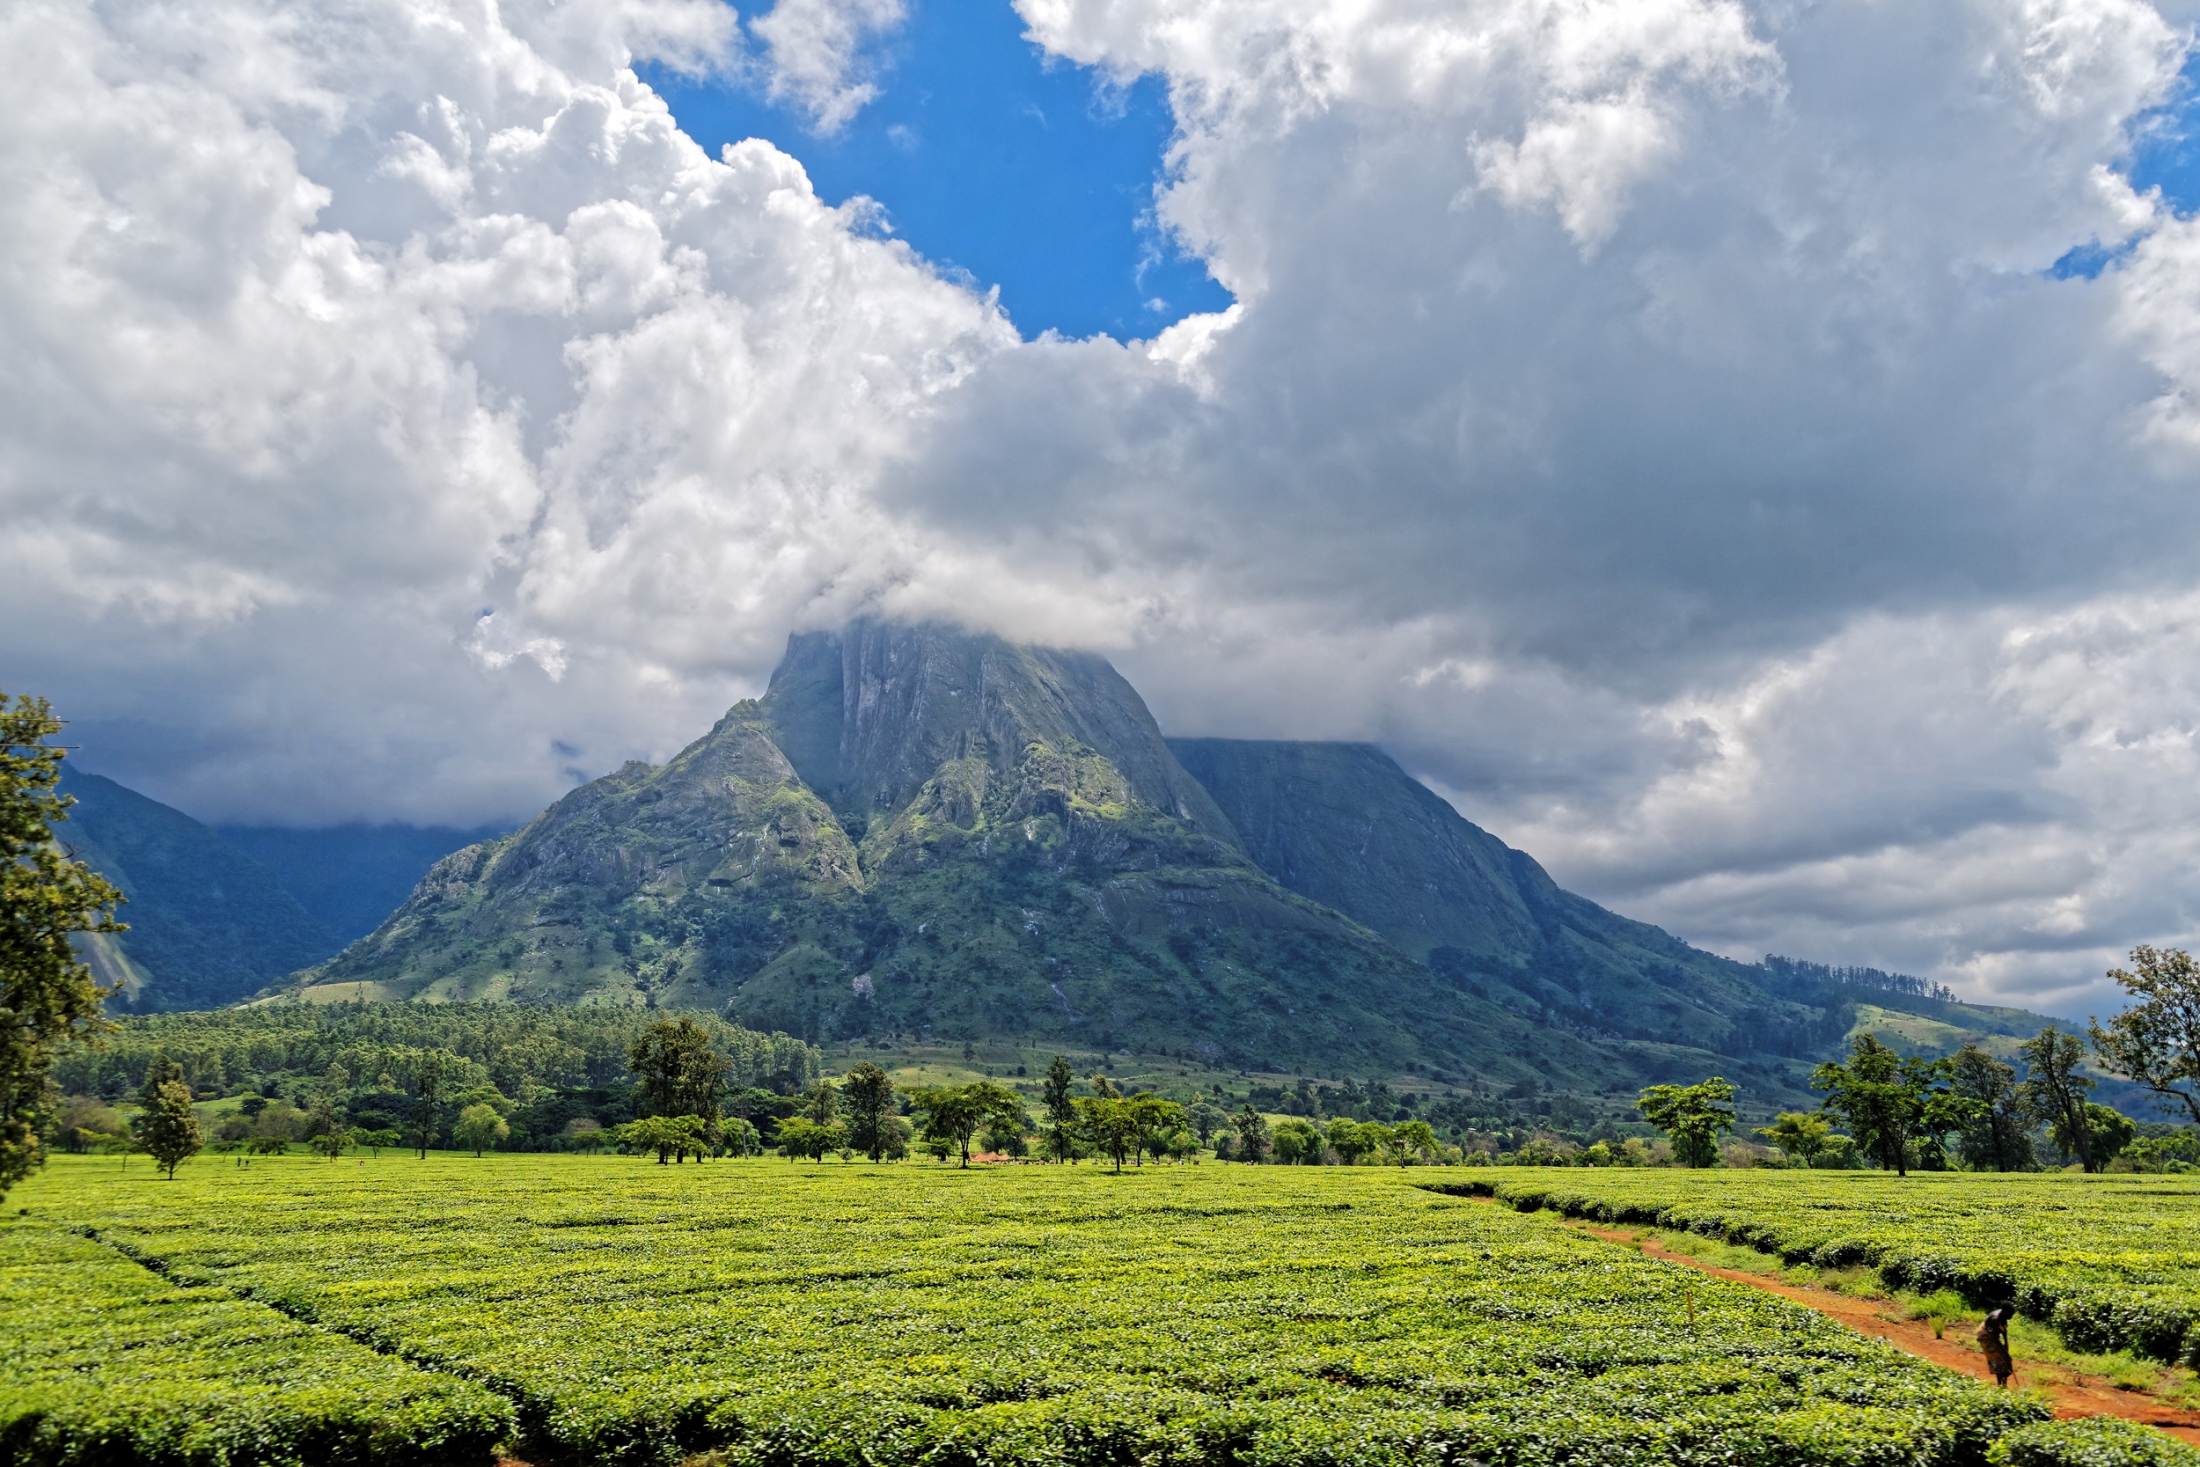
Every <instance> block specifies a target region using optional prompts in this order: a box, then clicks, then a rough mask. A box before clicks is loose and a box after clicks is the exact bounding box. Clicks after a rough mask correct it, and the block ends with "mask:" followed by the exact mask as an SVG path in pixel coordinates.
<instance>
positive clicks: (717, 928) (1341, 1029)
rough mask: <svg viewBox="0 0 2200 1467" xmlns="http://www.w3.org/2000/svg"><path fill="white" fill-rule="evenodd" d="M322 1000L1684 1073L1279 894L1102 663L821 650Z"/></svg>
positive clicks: (967, 640) (979, 648) (388, 936)
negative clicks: (469, 1004) (574, 1005)
mask: <svg viewBox="0 0 2200 1467" xmlns="http://www.w3.org/2000/svg"><path fill="white" fill-rule="evenodd" d="M309 990H310V991H311V992H313V994H314V995H315V996H324V995H325V996H332V997H333V996H348V995H356V996H358V997H362V998H365V997H379V998H473V999H506V998H509V999H524V1000H531V1001H543V1002H584V1003H602V1002H617V1003H645V1004H658V1005H663V1006H667V1007H671V1006H692V1007H709V1008H714V1009H719V1010H722V1011H723V1012H725V1013H727V1014H728V1015H729V1016H732V1017H735V1018H737V1019H738V1020H739V1021H740V1022H742V1023H744V1024H748V1025H750V1026H752V1027H758V1028H763V1029H784V1030H787V1031H788V1032H790V1033H793V1034H796V1035H799V1036H802V1037H804V1038H810V1039H847V1038H854V1037H858V1036H865V1035H871V1036H881V1035H888V1034H904V1035H930V1036H932V1037H943V1038H975V1037H979V1036H981V1035H993V1036H1027V1037H1028V1038H1029V1040H1030V1042H1042V1041H1053V1042H1061V1043H1065V1044H1069V1043H1074V1044H1076V1045H1078V1046H1080V1047H1085V1048H1092V1047H1106V1048H1124V1049H1137V1050H1140V1051H1142V1052H1149V1053H1150V1052H1157V1051H1167V1052H1172V1053H1187V1054H1192V1055H1196V1056H1200V1057H1204V1058H1206V1059H1208V1060H1210V1061H1215V1060H1226V1061H1228V1062H1231V1063H1236V1064H1240V1065H1246V1066H1254V1065H1258V1066H1262V1067H1268V1068H1284V1067H1297V1068H1302V1069H1308V1070H1318V1071H1320V1072H1333V1071H1336V1070H1338V1069H1340V1068H1348V1067H1367V1066H1374V1065H1381V1066H1403V1065H1407V1064H1415V1065H1422V1066H1425V1067H1427V1068H1430V1069H1432V1070H1443V1069H1450V1068H1471V1069H1475V1070H1477V1071H1480V1072H1482V1073H1485V1074H1488V1075H1490V1076H1493V1077H1502V1078H1508V1079H1521V1078H1525V1077H1528V1076H1530V1075H1540V1076H1544V1077H1546V1078H1549V1077H1558V1078H1560V1079H1562V1080H1570V1081H1578V1082H1582V1083H1587V1082H1588V1081H1589V1080H1591V1079H1592V1078H1593V1077H1608V1076H1611V1075H1612V1074H1614V1072H1617V1073H1618V1074H1620V1075H1624V1076H1639V1075H1641V1074H1649V1073H1661V1074H1662V1073H1663V1072H1664V1071H1665V1070H1666V1069H1670V1068H1672V1056H1670V1055H1668V1054H1666V1053H1664V1052H1662V1051H1660V1050H1658V1049H1656V1048H1655V1047H1652V1048H1649V1049H1645V1050H1643V1051H1641V1052H1640V1053H1635V1054H1625V1053H1621V1052H1619V1051H1618V1050H1616V1049H1615V1048H1614V1047H1612V1046H1610V1045H1608V1044H1603V1043H1600V1042H1598V1041H1597V1040H1595V1039H1592V1038H1588V1037H1584V1036H1582V1035H1580V1034H1576V1033H1572V1032H1569V1031H1567V1030H1565V1029H1563V1028H1557V1027H1553V1026H1551V1025H1548V1024H1545V1023H1542V1022H1541V1021H1540V1019H1539V1018H1538V1016H1535V1015H1530V1014H1524V1013H1520V1012H1516V1011H1515V1010H1514V1009H1513V1008H1510V1007H1508V1006H1506V1005H1504V1004H1501V1003H1497V1002H1492V1001H1491V1000H1489V999H1488V998H1486V997H1484V996H1482V995H1481V994H1479V993H1477V992H1476V991H1475V986H1474V985H1472V984H1471V983H1467V982H1463V981H1461V980H1460V979H1459V978H1458V977H1456V976H1447V975H1444V974H1440V973H1438V972H1435V971H1433V970H1431V969H1430V968H1429V967H1427V966H1425V965H1423V964H1421V963H1417V962H1415V961H1413V960H1412V959H1411V958H1410V957H1408V956H1407V955H1406V954H1405V953H1404V952H1401V951H1400V950H1399V949H1398V948H1397V947H1396V946H1394V945H1393V944H1391V943H1389V942H1387V941H1385V940H1384V939H1383V938H1381V937H1380V936H1378V935H1377V934H1376V933H1374V932H1372V931H1370V930H1368V929H1367V928H1366V927H1364V926H1362V925H1361V924H1359V923H1357V922H1355V921H1353V920H1351V919H1350V918H1349V917H1348V916H1345V915H1343V914H1341V913H1339V912H1337V911H1336V910H1334V909H1332V908H1330V907H1328V906H1326V905H1323V904H1321V903H1319V902H1316V901H1312V900H1309V899H1307V898H1306V897H1304V896H1302V895H1300V894H1298V893H1296V892H1293V891H1291V890H1290V889H1289V888H1288V887H1286V886H1285V885H1283V884H1281V883H1279V882H1277V881H1275V880H1274V879H1272V878H1271V877H1270V875H1269V874H1268V873H1267V872H1265V871H1263V870H1262V869H1261V867H1260V866H1259V865H1258V864H1256V862H1255V861H1254V860H1252V859H1251V858H1249V857H1248V856H1247V854H1246V853H1245V851H1244V849H1243V848H1242V846H1241V843H1240V841H1239V839H1238V836H1237V832H1236V830H1235V828H1234V827H1233V825H1232V824H1231V822H1230V820H1229V819H1228V817H1227V816H1225V815H1224V813H1223V812H1222V810H1221V809H1220V807H1218V806H1217V804H1216V803H1215V801H1214V799H1213V798H1212V797H1211V796H1210V795H1209V793H1208V791H1207V790H1206V789H1205V788H1204V787H1203V786H1202V785H1201V783H1200V782H1199V781H1198V780H1196V779H1195V778H1193V777H1192V775H1191V774H1190V773H1189V772H1188V771H1187V770H1186V769H1185V768H1184V766H1183V765H1182V764H1181V763H1180V762H1179V761H1178V759H1177V757H1176V755H1175V754H1174V753H1173V752H1172V751H1171V749H1170V747H1169V745H1168V743H1167V741H1166V740H1164V739H1163V738H1162V737H1161V734H1160V731H1159V729H1158V728H1157V727H1156V726H1155V724H1154V720H1153V717H1152V715H1151V714H1150V713H1149V712H1148V711H1147V709H1146V707H1145V704H1144V702H1143V701H1142V700H1141V699H1140V698H1139V697H1138V695H1137V693H1136V691H1135V690H1134V689H1132V688H1131V686H1130V685H1129V684H1128V683H1127V682H1125V681H1124V680H1123V679H1122V678H1121V677H1120V676H1119V675H1118V674H1117V673H1116V672H1115V670H1114V669H1113V668H1112V667H1110V666H1109V665H1108V664H1107V663H1106V661H1105V660H1104V659H1101V658H1098V657H1094V656H1090V655H1088V654H1082V653H1073V652H1061V651H1054V650H1049V649H1042V648H1032V647H1022V646H1016V645H1013V644H1010V643H1008V642H1005V641H1003V640H1001V639H999V638H997V637H986V636H974V635H970V634H967V633H963V632H960V631H955V630H952V629H948V628H943V627H937V626H919V627H906V626H895V625H887V624H880V623H870V622H859V623H856V624H854V625H852V626H850V627H848V628H846V629H845V630H843V631H842V632H839V633H835V634H826V635H810V636H801V637H796V638H794V639H792V640H791V641H790V644H789V647H788V653H787V656H786V658H785V660H784V661H783V662H782V664H781V665H780V667H779V669H778V671H777V672H776V673H775V675H774V677H773V679H772V682H771V685H770V687H769V689H768V690H767V692H766V694H765V696H764V697H763V698H762V699H759V700H756V701H752V702H745V703H742V704H739V705H736V706H735V707H734V708H733V709H732V710H730V711H729V712H728V713H727V714H726V716H725V717H724V718H722V719H721V720H719V722H718V724H717V725H716V726H715V727H714V728H713V729H712V730H711V731H710V732H709V733H708V734H706V735H705V736H704V737H703V738H701V739H699V740H697V741H696V742H695V743H694V744H692V745H690V746H689V747H688V748H687V749H685V750H683V751H682V752H681V753H680V754H678V755H677V756H676V757H674V758H673V759H672V760H670V761H669V762H668V763H666V764H664V765H662V766H659V767H652V766H649V765H645V764H639V763H637V764H630V765H628V766H627V767H625V768H623V769H621V770H618V771H616V772H615V773H613V774H610V775H607V776H605V777H604V778H602V779H599V780H596V781H594V782H592V783H590V784H588V785H585V786H583V787H582V788H580V789H577V790H575V791H573V792H572V793H571V794H569V795H567V796H566V797H565V798H564V799H562V800H560V801H559V802H558V803H557V804H555V805H553V806H552V807H551V808H550V809H549V810H547V811H545V812H544V813H543V814H542V815H541V816H539V817H537V818H536V819H535V820H534V821H533V822H531V823H530V824H529V825H527V826H526V827H525V828H524V829H522V830H519V831H517V832H515V833H513V834H512V835H510V836H508V837H505V838H503V839H500V840H496V841H489V842H484V843H482V844H479V845H475V846H471V847H468V848H467V849H465V850H462V851H459V852H457V853H455V854H453V855H451V856H449V857H447V858H445V859H444V860H443V861H441V862H439V863H437V865H436V866H435V867H434V868H433V869H432V870H431V871H430V872H429V874H428V876H427V878H426V879H425V880H423V881H422V883H421V884H420V886H419V888H418V889H417V890H416V891H415V892H414V894H413V895H412V897H411V898H410V899H409V900H408V901H407V902H406V903H405V905H404V906H403V907H402V908H400V909H399V910H398V911H397V912H396V913H395V914H393V915H392V916H391V918H390V919H389V920H388V921H386V922H385V923H384V924H383V925H382V926H381V927H380V928H378V929H377V930H376V931H375V932H374V933H373V934H372V935H370V936H369V937H368V938H366V939H365V940H363V941H361V942H359V943H356V944H354V945H353V946H352V947H351V948H349V949H348V950H346V951H345V952H344V953H343V954H342V955H341V956H340V957H338V958H337V959H336V960H334V961H333V962H330V963H328V964H327V965H325V966H324V967H323V968H322V969H320V970H319V971H317V972H316V973H314V974H312V975H310V979H309Z"/></svg>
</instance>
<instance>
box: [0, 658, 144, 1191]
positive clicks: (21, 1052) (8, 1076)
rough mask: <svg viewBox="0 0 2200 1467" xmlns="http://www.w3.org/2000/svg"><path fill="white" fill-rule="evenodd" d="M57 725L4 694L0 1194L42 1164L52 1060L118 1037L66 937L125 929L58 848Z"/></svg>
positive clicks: (79, 865) (109, 899) (33, 706)
mask: <svg viewBox="0 0 2200 1467" xmlns="http://www.w3.org/2000/svg"><path fill="white" fill-rule="evenodd" d="M61 727H62V724H61V720H60V719H58V718H55V717H54V716H53V709H52V708H51V707H50V706H49V705H48V704H47V702H46V700H45V699H43V698H26V697H20V696H19V697H17V698H16V699H15V701H14V703H13V704H10V703H9V702H8V701H7V697H6V695H5V694H0V1196H5V1195H6V1193H7V1191H8V1189H9V1188H10V1187H13V1186H14V1185H15V1184H16V1183H17V1182H20V1181H22V1180H23V1179H24V1178H25V1177H27V1176H29V1175H30V1174H31V1173H32V1172H33V1171H35V1170H37V1169H38V1168H39V1167H40V1166H42V1165H43V1164H44V1163H45V1159H46V1157H45V1151H44V1148H43V1147H42V1145H41V1144H40V1141H39V1137H40V1135H41V1133H42V1132H43V1131H44V1130H45V1128H46V1123H47V1118H48V1115H49V1113H50V1111H51V1108H52V1098H51V1092H50V1087H49V1085H48V1083H47V1077H48V1076H49V1075H50V1074H51V1073H52V1071H53V1064H54V1059H55V1056H56V1055H58V1054H59V1053H60V1052H61V1051H62V1050H63V1049H65V1048H67V1047H69V1046H70V1045H72V1044H74V1043H76V1042H78V1041H80V1040H85V1039H89V1038H91V1037H93V1036H94V1035H96V1034H98V1033H100V1032H101V1031H102V1030H105V1029H109V1028H112V1027H113V1026H112V1025H111V1024H109V1023H108V1022H107V1021H106V1020H105V1019H104V1018H103V1017H102V1016H101V1014H100V1002H101V1000H102V999H104V998H105V997H106V996H107V994H108V993H109V992H111V991H112V990H110V989H103V988H101V987H100V986H99V984H98V983H97V982H96V981H95V980H94V979H93V977H92V970H91V968H90V967H89V966H88V965H86V963H85V962H84V960H83V958H82V957H80V956H79V955H78V953H77V950H76V948H75V947H74V946H72V945H71V942H70V938H71V937H72V936H73V935H74V934H76V933H79V932H121V931H123V930H124V928H123V926H122V924H121V923H119V922H117V921H115V920H114V909H115V906H116V905H117V904H118V903H120V902H121V901H122V900H123V897H122V893H121V892H119V891H117V890H115V888H114V887H112V886H110V885H109V884H108V883H107V881H106V880H105V878H103V877H101V876H100V875H99V874H98V873H97V872H95V871H93V870H92V869H91V868H90V867H88V866H86V865H85V864H84V863H83V862H81V861H78V860H76V859H75V857H74V855H73V853H71V852H68V851H65V850H63V849H62V848H61V847H59V846H57V845H56V844H55V842H54V834H53V827H54V826H55V825H57V824H59V823H61V822H62V821H65V820H67V819H68V818H69V817H68V810H69V806H70V805H72V804H74V803H75V802H74V801H73V800H72V799H70V798H69V797H68V796H66V795H62V794H58V793H56V790H55V786H56V784H57V783H58V781H59V780H60V778H61V760H62V758H63V757H64V754H65V751H64V750H62V749H60V748H58V747H56V746H54V745H52V744H49V743H47V742H46V740H47V739H49V738H51V737H53V736H54V735H55V734H57V733H59V732H60V731H61ZM171 1175H173V1173H171Z"/></svg>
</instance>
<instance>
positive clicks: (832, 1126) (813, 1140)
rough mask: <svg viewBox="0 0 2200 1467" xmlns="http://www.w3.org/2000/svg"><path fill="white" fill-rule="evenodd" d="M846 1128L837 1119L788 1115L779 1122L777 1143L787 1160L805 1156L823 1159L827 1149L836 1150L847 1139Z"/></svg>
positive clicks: (818, 1159)
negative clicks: (820, 1119)
mask: <svg viewBox="0 0 2200 1467" xmlns="http://www.w3.org/2000/svg"><path fill="white" fill-rule="evenodd" d="M847 1135H848V1132H847V1128H846V1127H844V1126H842V1125H841V1123H840V1122H838V1121H813V1120H811V1119H810V1118H809V1117H808V1116H789V1117H787V1119H785V1120H783V1121H781V1122H780V1123H779V1145H780V1148H781V1149H782V1150H784V1151H785V1152H786V1153H787V1159H788V1160H789V1161H792V1160H794V1159H795V1158H796V1157H806V1158H808V1159H809V1160H811V1161H823V1160H824V1159H825V1153H826V1152H828V1151H838V1150H839V1149H840V1145H841V1142H843V1141H845V1140H846V1139H847Z"/></svg>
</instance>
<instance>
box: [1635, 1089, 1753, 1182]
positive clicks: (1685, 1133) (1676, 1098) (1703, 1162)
mask: <svg viewBox="0 0 2200 1467" xmlns="http://www.w3.org/2000/svg"><path fill="white" fill-rule="evenodd" d="M1735 1094H1736V1091H1735V1089H1734V1086H1733V1085H1732V1084H1731V1083H1730V1082H1728V1081H1726V1080H1723V1079H1721V1078H1720V1077H1719V1076H1717V1075H1713V1076H1712V1077H1711V1078H1710V1079H1708V1080H1706V1081H1704V1082H1703V1083H1702V1084H1701V1085H1652V1086H1651V1087H1649V1088H1648V1089H1647V1090H1644V1091H1643V1092H1642V1095H1641V1096H1640V1098H1638V1099H1637V1100H1636V1101H1635V1109H1636V1110H1639V1111H1641V1112H1642V1117H1643V1119H1644V1120H1646V1121H1648V1122H1649V1123H1650V1124H1651V1125H1653V1126H1656V1127H1657V1128H1658V1129H1659V1130H1661V1131H1663V1132H1665V1134H1666V1135H1667V1136H1668V1137H1670V1138H1671V1139H1672V1142H1673V1155H1674V1156H1676V1157H1678V1158H1679V1159H1680V1163H1681V1165H1682V1166H1710V1165H1712V1164H1713V1163H1715V1162H1717V1161H1718V1159H1719V1137H1720V1136H1722V1135H1724V1134H1725V1133H1726V1132H1728V1131H1731V1130H1733V1129H1734V1096H1735Z"/></svg>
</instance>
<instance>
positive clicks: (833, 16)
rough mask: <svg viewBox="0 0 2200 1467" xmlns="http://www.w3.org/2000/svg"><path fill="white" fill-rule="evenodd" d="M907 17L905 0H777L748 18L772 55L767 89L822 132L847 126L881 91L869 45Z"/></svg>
mask: <svg viewBox="0 0 2200 1467" xmlns="http://www.w3.org/2000/svg"><path fill="white" fill-rule="evenodd" d="M907 16H908V7H907V6H906V5H905V4H904V3H903V0H779V3H778V4H777V5H774V6H773V7H772V9H771V12H770V14H768V15H764V16H761V17H759V18H758V19H756V20H753V21H751V22H750V23H749V29H750V30H752V31H754V32H755V33H756V34H757V35H758V36H759V37H761V38H762V39H763V41H764V45H765V48H766V51H767V53H768V56H769V65H768V78H769V91H770V95H771V98H772V100H773V101H775V102H780V101H784V102H791V103H793V104H794V105H796V106H798V107H800V108H801V109H802V110H803V111H805V112H807V113H808V114H809V115H810V120H811V124H812V125H813V126H814V127H816V129H817V130H818V131H819V132H822V133H833V132H838V131H840V129H841V128H843V127H845V126H847V125H848V122H849V119H851V118H853V117H854V116H855V115H856V114H857V113H858V112H860V111H862V110H863V108H864V106H865V105H866V104H867V103H869V102H870V101H871V100H872V99H873V98H874V97H876V96H877V95H878V86H877V84H876V83H874V82H872V81H871V80H869V79H868V78H867V77H865V76H864V75H863V70H864V59H865V47H866V45H867V44H868V43H870V42H872V41H874V40H876V39H877V38H878V37H879V36H881V35H883V34H885V33H887V32H889V31H892V30H894V29H895V28H896V27H898V26H899V25H900V24H901V23H902V21H903V20H904V19H906V18H907Z"/></svg>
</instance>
